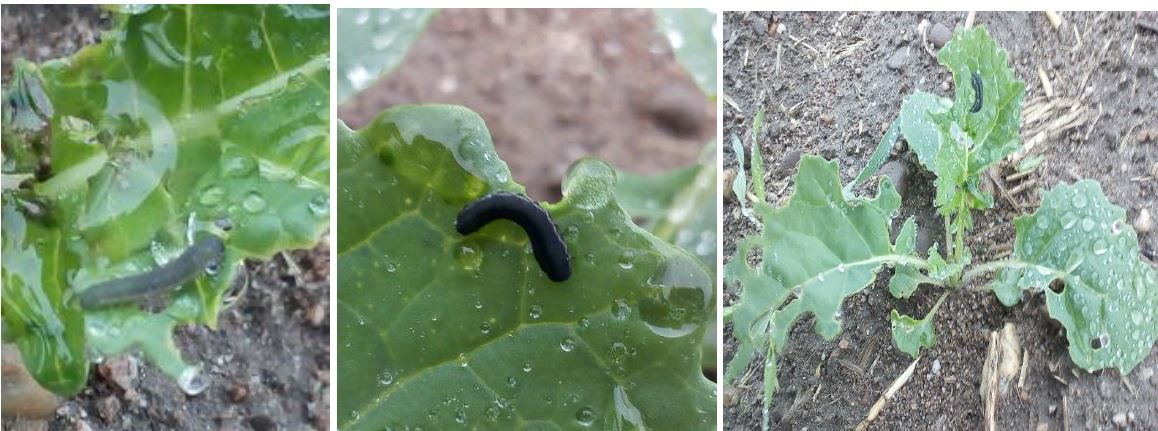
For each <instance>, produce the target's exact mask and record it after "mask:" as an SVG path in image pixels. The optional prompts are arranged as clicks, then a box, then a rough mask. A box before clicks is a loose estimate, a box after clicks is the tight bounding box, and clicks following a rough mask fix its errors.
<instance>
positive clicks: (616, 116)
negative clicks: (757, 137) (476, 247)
mask: <svg viewBox="0 0 1158 431" xmlns="http://www.w3.org/2000/svg"><path fill="white" fill-rule="evenodd" d="M409 103H451V104H458V105H463V106H466V107H468V108H470V109H472V110H474V111H475V112H477V113H479V115H481V116H482V117H483V119H484V120H485V121H486V125H487V127H488V128H489V129H490V132H491V136H492V137H493V139H494V143H495V148H496V150H497V151H498V153H499V155H500V156H501V157H502V158H503V160H505V161H506V162H507V164H508V165H509V166H510V168H511V171H512V174H513V175H514V178H515V181H518V182H519V183H522V184H523V185H525V186H526V187H527V194H528V195H530V196H531V197H532V198H535V199H538V200H547V201H552V202H554V201H557V200H559V199H560V198H561V197H562V194H561V192H560V184H561V181H562V179H563V176H564V174H565V173H566V171H567V167H568V166H570V165H571V163H572V162H574V161H575V160H577V159H579V158H580V157H583V156H588V155H592V156H597V157H599V158H601V159H603V160H606V161H608V162H609V163H611V164H612V166H615V167H616V168H617V169H625V170H630V171H634V172H638V173H655V172H659V171H662V170H664V169H671V168H676V167H679V166H686V165H688V164H691V163H694V162H695V161H696V157H697V155H698V154H699V152H700V149H701V148H703V146H704V144H705V143H707V142H709V141H711V140H712V139H714V138H715V135H716V133H715V131H716V128H715V124H716V120H715V118H716V111H715V108H714V107H713V106H712V103H711V102H710V101H708V99H707V98H706V97H705V96H704V95H703V93H701V92H700V91H699V89H698V88H697V87H696V85H695V83H694V82H693V81H692V79H691V78H690V77H689V76H688V75H687V73H686V72H684V70H683V68H681V67H680V65H679V63H677V62H676V60H675V57H674V55H673V54H672V52H671V48H670V47H669V45H668V43H667V41H666V40H665V39H664V38H663V37H662V36H661V35H660V34H659V33H658V32H656V30H655V17H654V15H653V14H652V13H651V12H650V11H647V10H567V9H538V10H524V9H516V10H502V9H495V10H468V9H447V10H443V11H441V12H439V14H438V15H436V16H435V17H434V18H433V19H431V21H430V23H429V25H428V26H427V27H426V30H425V31H424V32H423V33H422V35H421V36H419V38H418V39H417V40H416V41H415V43H414V44H413V45H412V46H411V47H410V51H409V52H408V53H407V55H406V58H405V59H404V60H403V62H402V63H401V65H400V66H399V67H398V68H397V69H396V70H395V71H394V72H392V73H391V74H389V75H388V76H386V77H385V78H383V79H382V80H380V81H379V82H377V83H375V84H374V85H372V86H371V87H370V88H368V89H367V90H365V91H363V92H362V93H361V94H359V95H358V96H357V97H354V98H352V99H350V100H349V101H348V102H346V103H344V104H343V105H342V106H340V107H339V109H338V118H340V119H342V121H345V122H346V124H347V125H349V126H350V127H352V128H360V127H362V126H364V125H366V124H367V123H369V122H370V121H371V120H373V119H374V117H377V116H378V114H379V113H380V112H381V111H382V110H384V109H387V108H390V107H392V106H395V105H401V104H409Z"/></svg>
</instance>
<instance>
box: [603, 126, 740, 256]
mask: <svg viewBox="0 0 1158 431" xmlns="http://www.w3.org/2000/svg"><path fill="white" fill-rule="evenodd" d="M616 177H617V178H618V179H619V182H618V183H617V184H616V186H615V197H616V199H618V200H619V205H620V207H622V208H623V209H624V210H625V211H627V213H628V214H630V215H631V216H632V218H633V219H635V220H636V222H637V223H640V224H641V225H642V226H644V227H645V228H646V229H647V230H648V231H649V232H651V233H652V234H654V235H655V236H657V237H659V239H662V240H664V241H665V242H668V243H671V244H675V245H677V246H679V247H680V248H683V249H684V250H686V251H687V252H689V253H691V254H694V255H696V257H698V258H700V262H702V263H703V264H704V266H705V267H707V268H709V270H710V271H711V272H712V275H713V278H715V277H714V276H715V267H716V196H717V195H716V144H715V142H712V143H709V144H708V145H705V146H704V148H703V149H702V150H701V151H700V161H699V162H698V163H696V164H694V165H691V166H684V167H682V168H676V169H672V170H670V171H667V172H662V173H659V174H656V175H639V174H634V173H631V172H627V171H618V172H617V173H616Z"/></svg>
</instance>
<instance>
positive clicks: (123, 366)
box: [97, 356, 138, 392]
mask: <svg viewBox="0 0 1158 431" xmlns="http://www.w3.org/2000/svg"><path fill="white" fill-rule="evenodd" d="M97 369H98V370H99V371H100V374H101V376H103V377H104V378H105V380H108V381H109V382H112V383H113V384H114V385H116V387H118V388H120V390H121V391H125V392H128V391H132V390H133V386H134V382H135V381H136V380H137V375H138V374H137V361H136V360H135V359H133V357H132V356H125V357H119V358H112V359H107V360H105V361H104V362H102V363H101V364H100V366H99V367H97Z"/></svg>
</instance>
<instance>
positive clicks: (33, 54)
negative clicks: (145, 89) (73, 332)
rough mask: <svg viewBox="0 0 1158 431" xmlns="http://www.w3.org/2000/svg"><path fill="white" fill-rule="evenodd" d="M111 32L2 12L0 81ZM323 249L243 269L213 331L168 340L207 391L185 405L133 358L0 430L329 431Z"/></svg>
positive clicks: (63, 14) (72, 13) (72, 20)
mask: <svg viewBox="0 0 1158 431" xmlns="http://www.w3.org/2000/svg"><path fill="white" fill-rule="evenodd" d="M110 24H111V21H110V18H109V16H108V14H107V13H106V12H103V11H101V10H100V9H99V8H97V7H95V6H10V5H5V6H4V7H3V29H4V36H3V50H4V62H3V77H4V81H5V83H7V79H8V78H9V77H10V76H11V62H12V61H13V60H14V59H16V58H20V57H23V58H26V59H28V60H29V61H34V62H41V61H45V60H50V59H54V58H60V57H65V56H68V55H71V54H72V53H74V52H76V51H77V50H79V49H80V48H81V47H83V46H85V45H88V44H91V43H95V42H97V41H99V39H100V31H102V30H103V29H107V28H108V26H109V25H110ZM329 250H330V249H329V240H328V239H323V240H322V241H321V243H320V244H319V245H318V246H316V247H314V248H313V249H311V250H299V251H293V252H285V253H281V254H279V255H278V256H275V257H274V259H272V260H270V261H268V262H264V263H257V262H247V263H246V266H245V268H244V269H243V270H242V271H240V273H239V275H238V277H239V279H238V280H239V281H238V282H236V283H235V285H237V286H244V287H241V288H239V289H238V291H239V292H238V294H237V296H236V297H235V298H232V299H230V300H229V301H231V302H229V303H228V304H229V305H227V306H225V307H224V308H223V311H222V312H221V315H220V316H218V318H219V322H218V327H217V328H216V329H209V328H207V327H204V326H184V327H180V328H178V330H177V331H176V333H175V334H174V338H175V340H176V343H177V346H178V347H179V348H180V349H181V352H182V354H183V356H184V358H185V360H186V361H187V362H189V363H193V364H198V363H199V364H201V365H202V367H203V368H202V373H203V377H204V378H205V379H206V381H207V383H208V387H207V389H206V390H205V391H204V392H202V393H201V394H199V395H196V396H188V395H186V394H185V393H184V392H183V391H181V389H180V388H179V387H178V386H177V383H176V382H175V381H173V379H171V378H170V377H168V376H166V375H164V374H162V373H161V372H160V371H159V370H157V369H156V368H154V367H152V366H151V365H149V364H148V363H147V362H145V361H144V360H142V359H140V358H139V357H138V356H137V355H133V354H128V355H122V356H119V357H110V358H106V359H105V361H104V362H103V363H101V364H99V365H94V366H93V367H92V369H91V370H90V373H89V383H88V386H87V387H86V388H85V389H84V390H83V391H82V392H81V393H80V394H79V395H77V396H75V397H73V398H71V399H68V400H66V401H65V402H64V403H63V404H62V405H61V407H60V408H58V409H57V412H56V415H55V417H54V418H53V419H51V420H49V421H29V420H20V419H7V418H6V419H5V420H4V422H3V429H4V430H13V431H17V430H20V431H23V430H74V431H87V430H93V431H101V430H128V429H132V430H172V429H196V430H222V431H224V430H256V431H265V430H277V429H290V430H302V429H318V430H324V429H327V427H328V424H329V391H330V389H329V386H330V381H329V380H330V379H329V363H330V360H329V357H330V349H329V345H330V335H329V334H330V324H329V297H330V295H329V291H330V285H329V254H330V251H329Z"/></svg>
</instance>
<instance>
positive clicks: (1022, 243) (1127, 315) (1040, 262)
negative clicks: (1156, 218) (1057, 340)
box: [992, 180, 1158, 375]
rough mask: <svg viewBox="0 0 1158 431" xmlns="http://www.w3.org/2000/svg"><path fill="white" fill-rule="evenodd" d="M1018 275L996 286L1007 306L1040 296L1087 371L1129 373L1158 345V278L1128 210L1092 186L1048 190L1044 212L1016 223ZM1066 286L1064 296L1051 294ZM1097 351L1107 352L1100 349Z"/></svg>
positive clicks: (1008, 272) (1013, 271)
mask: <svg viewBox="0 0 1158 431" xmlns="http://www.w3.org/2000/svg"><path fill="white" fill-rule="evenodd" d="M1014 224H1015V225H1016V227H1017V237H1016V239H1015V242H1014V250H1013V257H1012V259H1013V261H1012V262H1011V263H1009V266H1011V267H1012V268H1010V269H1005V270H1002V271H1001V272H1000V273H999V274H998V277H997V279H996V280H995V281H994V283H993V285H992V289H993V290H994V292H995V293H997V296H998V298H999V299H1000V300H1001V302H1002V303H1004V304H1005V305H1007V306H1008V305H1013V304H1016V303H1017V302H1018V301H1019V300H1020V299H1021V292H1020V291H1021V290H1022V289H1030V288H1034V289H1040V290H1041V291H1042V292H1043V293H1044V294H1045V298H1046V305H1047V306H1048V308H1049V314H1050V316H1051V317H1053V318H1054V319H1057V321H1058V322H1061V324H1062V326H1064V327H1065V328H1066V339H1068V340H1069V352H1070V358H1071V359H1073V361H1074V363H1075V364H1077V365H1078V366H1080V367H1082V368H1084V369H1086V370H1090V371H1093V370H1100V369H1103V368H1110V367H1114V368H1118V369H1119V370H1120V371H1121V372H1122V374H1123V375H1124V374H1129V372H1130V371H1131V370H1132V369H1134V367H1135V366H1137V365H1138V364H1139V363H1140V362H1141V361H1142V360H1143V359H1145V358H1146V356H1147V355H1148V354H1149V353H1150V346H1151V345H1153V344H1154V340H1155V339H1156V338H1158V324H1156V323H1155V320H1154V319H1155V314H1156V310H1158V276H1156V275H1155V271H1154V269H1153V268H1151V267H1149V266H1148V265H1147V264H1146V263H1145V262H1143V261H1142V259H1141V258H1139V257H1138V237H1137V234H1135V233H1134V229H1133V228H1132V227H1131V226H1130V223H1129V222H1128V221H1126V211H1125V210H1123V209H1122V208H1120V207H1118V206H1116V205H1114V204H1112V203H1110V202H1109V201H1108V200H1107V199H1106V197H1105V195H1104V194H1103V193H1102V188H1101V186H1099V185H1098V183H1097V182H1095V181H1091V180H1083V181H1079V182H1077V183H1075V184H1073V185H1065V184H1063V185H1059V186H1057V187H1055V188H1054V189H1052V190H1049V191H1046V192H1045V193H1044V194H1043V197H1042V204H1041V207H1040V208H1038V210H1037V211H1036V212H1034V213H1033V214H1030V215H1027V216H1022V217H1018V218H1017V219H1016V220H1014ZM1053 280H1061V281H1062V282H1064V283H1065V287H1064V288H1063V289H1062V290H1061V292H1054V291H1053V289H1050V288H1049V285H1050V282H1051V281H1053ZM1095 346H1100V347H1098V348H1095Z"/></svg>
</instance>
